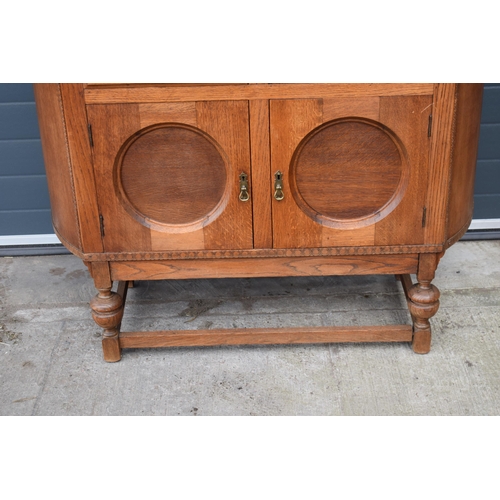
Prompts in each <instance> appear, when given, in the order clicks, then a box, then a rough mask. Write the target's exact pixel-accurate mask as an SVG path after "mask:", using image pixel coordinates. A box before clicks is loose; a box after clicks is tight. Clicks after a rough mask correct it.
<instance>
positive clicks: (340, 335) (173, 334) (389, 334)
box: [91, 274, 439, 362]
mask: <svg viewBox="0 0 500 500" xmlns="http://www.w3.org/2000/svg"><path fill="white" fill-rule="evenodd" d="M396 278H397V279H398V280H399V281H400V282H401V284H402V286H403V291H404V294H405V296H406V299H407V303H408V307H409V310H410V314H411V317H412V320H413V326H411V325H382V326H326V327H324V326H321V327H289V328H233V329H211V330H170V331H150V332H147V331H144V332H141V331H133V332H121V331H120V329H121V321H122V317H123V311H124V307H125V301H126V298H127V291H128V288H130V287H131V286H133V282H129V281H120V282H119V284H118V290H117V292H111V291H110V289H106V290H100V293H99V294H98V295H97V296H96V297H95V298H94V299H93V301H92V303H91V306H92V312H93V316H94V320H95V321H96V323H97V324H99V325H100V326H102V327H103V328H104V332H103V339H102V347H103V354H104V360H105V361H108V362H115V361H119V360H120V359H121V350H122V349H137V348H152V347H191V346H193V347H194V346H216V345H252V344H317V343H340V342H345V343H350V342H411V344H412V347H413V350H414V351H415V352H416V353H419V354H425V353H427V352H429V350H430V342H431V330H430V324H429V318H430V317H431V316H433V315H434V314H435V312H436V311H437V308H438V307H439V300H438V298H439V291H438V290H437V288H436V287H435V286H434V285H431V284H430V280H429V281H425V280H423V281H422V282H417V283H416V284H413V283H412V280H411V278H410V275H409V274H404V275H396Z"/></svg>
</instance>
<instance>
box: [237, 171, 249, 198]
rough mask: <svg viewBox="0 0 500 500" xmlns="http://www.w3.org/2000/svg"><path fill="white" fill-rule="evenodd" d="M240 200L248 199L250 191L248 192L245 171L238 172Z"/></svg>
mask: <svg viewBox="0 0 500 500" xmlns="http://www.w3.org/2000/svg"><path fill="white" fill-rule="evenodd" d="M239 199H240V201H248V200H249V199H250V193H249V192H248V175H247V174H245V172H242V173H241V174H240V196H239Z"/></svg>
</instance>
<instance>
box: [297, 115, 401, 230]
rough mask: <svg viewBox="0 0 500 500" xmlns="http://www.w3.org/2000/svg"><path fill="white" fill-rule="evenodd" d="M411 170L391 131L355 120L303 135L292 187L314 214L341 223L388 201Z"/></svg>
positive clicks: (304, 207)
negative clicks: (388, 132)
mask: <svg viewBox="0 0 500 500" xmlns="http://www.w3.org/2000/svg"><path fill="white" fill-rule="evenodd" d="M403 162H404V163H403ZM403 169H404V171H403ZM407 170H408V167H407V165H406V162H405V158H404V156H402V155H401V153H400V151H399V148H398V146H397V144H396V143H395V141H394V140H393V139H392V138H391V137H390V136H389V135H388V134H387V132H386V131H384V130H383V129H382V128H380V127H378V126H377V125H376V123H375V122H368V121H364V120H358V119H352V118H350V119H344V120H340V121H335V122H333V123H327V124H326V125H324V126H323V127H320V128H319V129H316V130H315V131H314V132H313V133H312V135H309V136H307V137H305V138H304V140H303V141H302V143H301V144H300V145H299V147H298V149H297V150H296V152H295V155H294V159H293V161H292V166H291V168H290V172H289V175H290V189H291V191H292V195H293V196H294V199H295V201H296V203H297V204H298V205H299V206H300V207H301V209H302V210H303V211H304V212H306V213H307V214H308V215H309V217H311V218H312V219H314V220H317V221H318V222H320V223H323V224H325V225H329V224H334V225H333V227H335V226H337V227H342V223H343V222H348V221H355V220H357V219H367V218H368V217H370V216H372V215H373V214H374V213H376V212H379V211H381V210H382V208H383V207H385V206H386V205H387V204H389V201H391V199H393V198H394V197H395V195H396V193H397V191H398V189H401V188H400V184H401V183H402V180H403V174H407ZM406 177H407V175H406Z"/></svg>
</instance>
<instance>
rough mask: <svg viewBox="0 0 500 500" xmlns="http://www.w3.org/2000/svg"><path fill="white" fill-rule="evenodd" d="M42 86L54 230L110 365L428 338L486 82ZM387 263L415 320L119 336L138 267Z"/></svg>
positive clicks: (462, 203)
mask: <svg viewBox="0 0 500 500" xmlns="http://www.w3.org/2000/svg"><path fill="white" fill-rule="evenodd" d="M35 94H36V100H37V107H38V110H39V114H40V124H41V129H42V142H43V147H44V153H45V156H46V162H47V179H48V182H49V188H50V192H51V203H52V208H53V214H54V215H53V218H54V226H55V231H56V233H57V234H58V236H59V237H60V238H61V241H63V243H64V244H65V245H66V246H67V247H68V248H69V249H70V251H72V252H73V253H75V254H76V255H78V256H80V257H81V258H82V259H83V260H84V262H85V263H86V264H87V266H88V267H89V270H90V272H91V274H92V277H93V279H94V283H95V285H96V288H97V289H98V294H97V296H96V297H95V298H94V299H92V303H91V308H92V314H93V317H94V319H95V321H96V323H97V324H99V325H100V326H101V327H102V328H103V329H104V333H103V352H104V356H105V359H106V360H107V361H117V360H119V359H120V356H121V348H122V347H146V346H147V347H159V346H169V345H217V344H241V343H300V342H308V343H309V342H337V341H364V342H366V341H395V340H399V341H408V342H409V341H411V342H412V346H413V349H414V351H415V352H418V353H425V352H428V351H429V349H430V342H431V326H430V321H429V320H430V318H431V317H432V316H433V315H434V314H435V313H436V312H437V310H438V308H439V290H438V289H437V288H436V287H435V286H434V285H433V284H432V283H431V281H432V280H433V278H434V274H435V270H436V267H437V265H438V262H439V258H440V257H442V255H443V253H444V251H445V249H446V248H447V246H449V245H451V244H452V243H453V242H454V241H456V240H457V239H458V238H459V237H460V235H461V234H462V232H463V231H465V230H466V228H467V225H468V223H469V222H470V217H471V213H472V193H473V187H472V184H473V178H474V166H475V157H476V154H477V142H478V130H479V118H480V103H481V86H480V85H476V84H227V85H215V84H208V85H201V84H182V85H181V84H172V85H164V84H140V85H138V84H110V85H107V84H49V85H45V84H41V85H38V86H37V87H36V88H35ZM431 116H432V120H431ZM278 170H279V171H280V172H282V175H283V191H284V199H283V200H281V201H278V200H277V199H275V197H274V196H273V194H274V181H275V178H274V176H275V173H276V172H277V171H278ZM242 173H244V174H246V175H247V176H248V192H249V194H250V199H249V201H246V202H243V201H241V200H239V189H240V188H239V176H240V174H242ZM169 183H170V184H169ZM388 273H390V274H395V275H397V276H399V278H400V280H401V283H402V285H403V290H404V292H405V295H406V298H407V302H408V307H409V310H410V313H411V315H412V320H413V327H410V326H405V325H395V326H391V327H385V326H384V327H359V328H357V327H356V328H341V327H339V328H335V329H331V328H323V327H321V328H317V327H311V328H306V329H303V328H301V329H294V328H292V329H284V330H265V329H240V330H228V331H220V330H217V331H199V332H196V331H195V332H192V331H178V332H125V333H119V331H120V327H121V318H122V316H123V310H124V306H125V300H126V292H127V282H130V281H131V280H133V279H135V280H149V279H188V278H217V277H257V276H259V277H260V276H269V277H272V276H309V275H314V276H327V275H337V274H339V275H358V274H388ZM410 274H416V275H417V282H416V283H415V284H413V283H412V282H411V278H410V276H409V275H410ZM113 281H119V282H120V283H119V286H118V290H117V292H113V291H112V284H113ZM388 332H389V333H390V335H389V333H388Z"/></svg>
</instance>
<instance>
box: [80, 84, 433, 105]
mask: <svg viewBox="0 0 500 500" xmlns="http://www.w3.org/2000/svg"><path fill="white" fill-rule="evenodd" d="M433 90H434V88H433V84H429V83H411V84H409V83H402V84H387V83H369V84H363V83H361V84H350V83H341V84H314V83H302V84H272V83H271V84H255V85H213V86H211V85H206V86H200V85H185V86H169V85H166V86H165V85H110V86H106V85H103V86H93V87H87V88H86V89H85V101H86V103H87V104H113V103H120V102H135V103H156V102H185V101H188V102H190V101H193V100H205V101H210V100H215V101H220V100H245V101H246V100H252V99H283V98H286V99H311V98H328V97H333V98H339V97H359V96H362V97H377V96H391V95H432V93H433Z"/></svg>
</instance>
